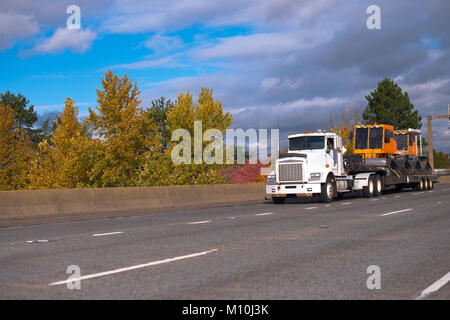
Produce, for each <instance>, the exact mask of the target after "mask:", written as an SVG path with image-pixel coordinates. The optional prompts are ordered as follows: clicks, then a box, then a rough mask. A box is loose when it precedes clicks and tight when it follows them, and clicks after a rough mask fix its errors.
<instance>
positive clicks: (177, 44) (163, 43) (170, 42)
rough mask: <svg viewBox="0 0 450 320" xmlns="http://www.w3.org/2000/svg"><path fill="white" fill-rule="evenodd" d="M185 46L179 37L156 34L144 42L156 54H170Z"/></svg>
mask: <svg viewBox="0 0 450 320" xmlns="http://www.w3.org/2000/svg"><path fill="white" fill-rule="evenodd" d="M183 45H184V43H183V40H182V39H181V38H180V37H178V36H165V35H162V34H156V35H154V36H153V37H151V38H149V39H147V40H146V41H145V42H144V46H145V47H147V48H149V49H151V50H153V51H154V52H156V53H160V52H168V51H171V50H174V49H180V48H182V47H183Z"/></svg>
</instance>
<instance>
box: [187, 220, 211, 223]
mask: <svg viewBox="0 0 450 320" xmlns="http://www.w3.org/2000/svg"><path fill="white" fill-rule="evenodd" d="M209 222H211V220H204V221H195V222H187V224H202V223H209Z"/></svg>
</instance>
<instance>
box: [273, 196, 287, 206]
mask: <svg viewBox="0 0 450 320" xmlns="http://www.w3.org/2000/svg"><path fill="white" fill-rule="evenodd" d="M285 200H286V198H278V197H277V198H272V201H273V203H276V204H283V203H284V201H285Z"/></svg>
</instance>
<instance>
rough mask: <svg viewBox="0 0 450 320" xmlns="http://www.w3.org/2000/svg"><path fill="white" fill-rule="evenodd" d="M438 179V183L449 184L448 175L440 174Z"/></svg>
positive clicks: (449, 178)
mask: <svg viewBox="0 0 450 320" xmlns="http://www.w3.org/2000/svg"><path fill="white" fill-rule="evenodd" d="M438 181H439V184H450V176H440V177H439V178H438Z"/></svg>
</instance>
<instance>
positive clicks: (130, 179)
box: [86, 71, 161, 187]
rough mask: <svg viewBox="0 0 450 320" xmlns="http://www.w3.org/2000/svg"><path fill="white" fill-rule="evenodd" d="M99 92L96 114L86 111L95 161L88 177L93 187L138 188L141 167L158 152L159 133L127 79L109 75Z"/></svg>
mask: <svg viewBox="0 0 450 320" xmlns="http://www.w3.org/2000/svg"><path fill="white" fill-rule="evenodd" d="M102 87H103V90H99V89H97V103H98V107H96V109H97V112H98V113H97V112H95V111H93V110H92V109H91V108H89V117H88V118H87V119H86V125H87V126H89V127H90V129H89V130H90V132H91V134H92V135H93V138H92V139H93V140H95V143H96V151H97V155H98V157H99V159H100V160H99V161H96V162H95V164H94V167H93V170H92V171H91V173H90V180H91V181H93V182H94V185H95V186H96V187H113V186H134V185H137V184H139V182H140V181H141V178H140V176H139V170H140V169H141V166H142V165H143V164H144V163H145V162H146V161H147V160H148V158H152V157H153V156H154V155H153V154H149V152H158V153H160V152H161V150H157V148H155V146H158V145H160V140H161V137H160V133H159V132H158V131H157V130H156V126H155V124H154V123H153V122H149V121H148V119H147V117H146V116H145V114H144V113H143V112H142V108H141V107H140V106H139V105H140V102H141V101H140V100H139V94H140V91H139V89H138V88H137V86H136V84H135V85H134V86H133V84H132V81H131V79H128V77H127V75H125V76H124V77H123V78H119V77H118V76H117V75H114V74H113V73H112V72H111V71H108V72H107V73H106V74H105V77H104V78H103V77H102Z"/></svg>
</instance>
